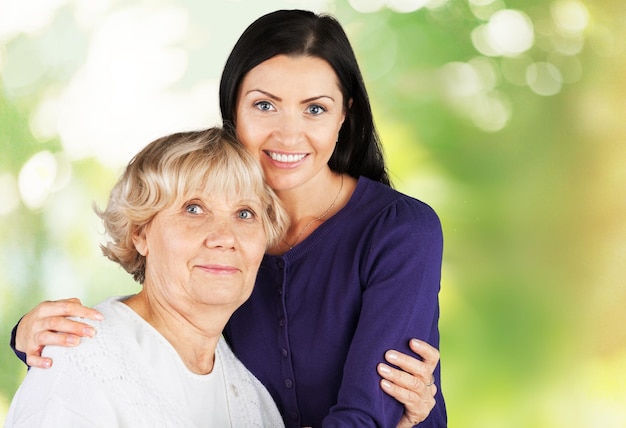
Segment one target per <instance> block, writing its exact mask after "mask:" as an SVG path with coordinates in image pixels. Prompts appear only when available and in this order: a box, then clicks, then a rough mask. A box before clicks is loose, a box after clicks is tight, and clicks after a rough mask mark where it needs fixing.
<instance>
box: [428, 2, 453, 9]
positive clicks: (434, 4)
mask: <svg viewBox="0 0 626 428" xmlns="http://www.w3.org/2000/svg"><path fill="white" fill-rule="evenodd" d="M449 1H450V0H430V1H429V2H428V3H427V4H426V8H427V9H437V8H440V7H444V6H445V5H447V4H448V2H449Z"/></svg>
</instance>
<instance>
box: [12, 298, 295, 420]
mask: <svg viewBox="0 0 626 428" xmlns="http://www.w3.org/2000/svg"><path fill="white" fill-rule="evenodd" d="M119 300H120V298H117V297H116V298H110V299H108V300H106V301H104V302H102V303H100V304H99V305H97V306H96V308H97V309H98V310H99V311H101V312H102V313H103V314H104V316H105V320H104V321H101V322H96V321H90V320H84V319H81V321H83V322H87V323H89V324H91V325H93V326H94V327H95V328H96V331H97V334H96V336H95V337H94V338H93V339H83V341H82V343H81V345H80V346H77V347H75V348H63V347H56V346H50V347H47V348H46V349H45V350H44V354H45V355H47V356H50V357H51V358H52V359H53V361H54V364H53V366H52V368H50V369H47V370H43V369H37V368H31V369H30V370H29V372H28V374H27V375H26V378H25V379H24V382H23V383H22V385H21V386H20V388H19V389H18V391H17V393H16V394H15V396H14V397H13V401H12V402H11V407H10V409H9V413H8V415H7V419H6V425H5V427H6V428H11V427H90V428H91V427H133V428H136V427H150V428H152V427H177V428H178V427H199V426H212V425H213V426H215V424H212V423H211V422H210V421H215V420H219V418H217V419H216V418H213V416H214V412H218V413H220V415H221V416H222V420H226V421H227V420H228V419H230V423H231V426H232V427H234V428H239V427H246V428H247V427H269V428H274V427H283V426H284V425H283V422H282V419H281V417H280V414H279V412H278V410H277V408H276V405H275V404H274V401H273V400H272V398H271V397H270V395H269V393H268V392H267V390H266V389H265V388H264V387H263V385H261V383H260V382H259V381H258V380H257V379H256V378H255V377H254V376H253V375H252V374H251V373H250V372H249V371H248V370H247V369H246V368H245V367H244V366H243V364H241V362H240V361H239V360H238V359H237V358H236V357H235V355H234V354H233V353H232V351H231V350H230V348H229V347H228V345H227V344H226V342H225V341H224V339H221V340H220V341H219V343H218V346H217V349H216V352H215V360H216V364H215V368H214V370H213V372H212V373H211V374H210V375H206V377H203V376H199V375H195V374H193V373H191V372H190V371H189V370H187V369H186V367H185V366H184V364H183V362H182V360H181V359H180V357H179V356H178V354H177V353H176V351H175V350H174V348H173V347H172V346H171V345H170V344H169V342H167V340H166V339H165V338H164V337H163V336H161V335H160V334H159V333H158V332H157V331H156V330H155V329H154V328H152V326H151V325H149V324H148V323H146V322H145V321H144V320H143V319H142V318H141V317H139V316H138V315H137V314H136V313H135V312H134V311H133V310H132V309H130V308H129V307H128V306H126V305H125V304H123V303H121V302H120V301H119ZM210 376H213V378H212V379H209V378H208V377H210ZM207 381H208V382H209V383H211V385H213V386H211V387H208V388H209V390H210V391H211V392H210V394H212V395H210V394H206V395H204V394H200V396H197V395H193V392H197V391H203V389H202V388H205V386H204V385H205V384H204V383H203V382H207ZM206 385H208V383H207V384H206ZM215 385H217V386H215ZM192 387H193V388H192ZM224 390H225V394H224ZM192 391H193V392H192ZM224 395H225V397H224ZM205 396H206V400H205V399H204V397H205ZM224 398H225V399H224ZM219 399H221V404H217V405H216V403H220V401H219ZM215 400H218V401H215ZM222 406H225V407H227V409H224V408H222ZM203 414H206V416H207V417H206V419H204V418H202V416H203ZM225 424H226V426H227V422H225ZM219 425H220V426H219V427H216V428H222V426H224V425H222V424H221V423H220V424H219Z"/></svg>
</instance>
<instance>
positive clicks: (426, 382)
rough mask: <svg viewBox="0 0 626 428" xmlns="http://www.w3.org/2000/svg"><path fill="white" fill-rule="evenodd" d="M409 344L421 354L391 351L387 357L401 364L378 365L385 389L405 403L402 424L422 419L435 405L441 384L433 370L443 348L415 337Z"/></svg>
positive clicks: (411, 423)
mask: <svg viewBox="0 0 626 428" xmlns="http://www.w3.org/2000/svg"><path fill="white" fill-rule="evenodd" d="M409 346H410V347H411V350H412V351H413V352H415V353H416V354H417V355H419V357H420V358H421V360H420V359H419V358H416V357H413V356H409V355H406V354H403V353H401V352H398V351H394V350H391V351H387V353H386V354H385V359H386V360H387V361H388V362H389V363H391V364H393V365H394V366H397V367H398V368H399V369H396V368H394V367H392V366H389V365H387V364H384V363H380V364H379V365H378V367H377V370H378V374H379V375H380V376H381V377H382V378H383V380H381V387H382V389H383V390H384V391H385V392H386V393H387V394H389V395H391V396H392V397H393V398H395V399H396V400H398V401H399V402H400V403H402V404H403V405H404V414H403V415H402V419H401V420H400V422H399V423H398V425H397V427H398V428H404V427H412V426H414V425H417V424H419V423H420V422H422V421H423V420H424V419H426V417H427V416H428V415H429V414H430V411H431V410H432V409H433V408H434V407H435V394H436V393H437V386H436V385H435V384H434V382H433V380H434V375H433V372H434V371H435V368H436V367H437V363H438V362H439V351H438V350H437V349H435V348H433V347H432V346H430V345H429V344H428V343H426V342H423V341H421V340H417V339H413V340H411V341H410V343H409Z"/></svg>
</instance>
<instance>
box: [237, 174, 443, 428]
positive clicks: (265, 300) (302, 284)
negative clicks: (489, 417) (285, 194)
mask: <svg viewBox="0 0 626 428" xmlns="http://www.w3.org/2000/svg"><path fill="white" fill-rule="evenodd" d="M442 247H443V239H442V233H441V225H440V223H439V219H438V217H437V215H436V214H435V212H434V211H433V210H432V209H431V208H430V207H429V206H427V205H426V204H424V203H422V202H420V201H418V200H416V199H413V198H411V197H408V196H406V195H403V194H401V193H399V192H397V191H395V190H393V189H391V188H389V187H387V186H384V185H382V184H380V183H376V182H373V181H371V180H368V179H366V178H363V177H361V178H360V179H359V183H358V186H357V188H356V190H355V192H354V194H353V196H352V198H351V199H350V201H349V203H348V204H347V205H346V206H345V207H344V208H343V209H342V210H341V211H340V212H338V213H337V214H336V215H334V216H333V217H331V218H330V219H328V220H327V221H326V222H324V223H323V224H322V225H321V226H320V227H319V228H318V229H317V230H315V231H314V232H313V233H312V234H311V235H310V236H309V237H308V238H307V239H306V240H304V241H303V242H301V243H300V244H298V245H297V246H296V247H294V248H293V249H292V250H291V251H289V252H287V253H285V254H284V255H283V256H270V255H266V256H265V257H264V259H263V262H262V264H261V268H260V270H259V276H258V279H257V283H256V286H255V289H254V291H253V293H252V296H251V298H250V299H249V300H248V301H247V302H246V303H245V304H244V305H243V306H242V307H241V308H239V310H237V312H235V314H234V315H233V317H232V319H231V321H230V322H229V324H228V325H227V328H226V332H225V333H226V336H227V338H228V340H229V342H230V344H231V346H232V348H233V350H234V352H235V354H236V355H237V356H238V357H239V358H240V359H241V360H242V361H243V363H244V364H245V365H246V367H248V369H249V370H251V371H252V373H254V374H255V376H257V377H258V378H259V379H260V380H261V382H262V383H263V384H264V385H265V386H266V387H267V389H268V390H269V391H270V393H271V394H272V396H273V397H274V399H275V401H276V402H277V405H278V408H279V410H280V411H281V413H282V414H283V418H284V420H285V423H286V425H287V426H288V427H301V426H313V427H321V426H323V427H356V426H358V427H369V426H379V427H395V426H396V424H397V422H398V421H399V419H400V417H401V415H402V412H403V406H402V405H401V404H399V403H398V402H397V401H396V400H394V399H393V398H391V397H390V396H388V395H387V394H385V393H384V392H383V391H382V389H381V388H380V377H379V375H378V374H377V372H376V365H377V364H378V363H379V362H382V361H384V355H383V354H384V353H385V351H387V350H388V349H392V348H393V349H398V350H400V351H402V352H406V353H409V354H411V351H410V349H409V347H408V341H409V339H410V338H412V337H416V338H419V339H422V340H426V341H428V342H429V343H430V344H432V345H433V346H435V347H437V348H439V330H438V319H439V301H438V293H439V287H440V277H441V258H442ZM435 380H436V383H437V386H438V388H439V391H438V393H437V396H436V400H437V404H436V406H435V408H434V409H433V411H432V412H431V414H430V416H429V417H428V418H427V419H426V420H425V421H424V422H422V423H421V424H419V427H420V428H421V427H445V426H446V409H445V404H444V400H443V396H442V395H441V379H440V372H439V367H438V368H437V370H436V373H435Z"/></svg>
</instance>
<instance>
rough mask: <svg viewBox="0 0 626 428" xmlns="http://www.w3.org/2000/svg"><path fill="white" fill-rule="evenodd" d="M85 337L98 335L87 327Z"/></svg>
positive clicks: (84, 332)
mask: <svg viewBox="0 0 626 428" xmlns="http://www.w3.org/2000/svg"><path fill="white" fill-rule="evenodd" d="M83 335H85V336H88V337H94V336H95V335H96V331H95V330H94V329H93V328H91V327H85V328H84V329H83Z"/></svg>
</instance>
